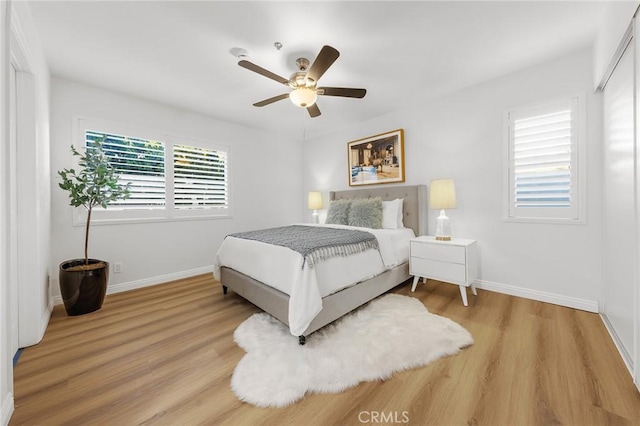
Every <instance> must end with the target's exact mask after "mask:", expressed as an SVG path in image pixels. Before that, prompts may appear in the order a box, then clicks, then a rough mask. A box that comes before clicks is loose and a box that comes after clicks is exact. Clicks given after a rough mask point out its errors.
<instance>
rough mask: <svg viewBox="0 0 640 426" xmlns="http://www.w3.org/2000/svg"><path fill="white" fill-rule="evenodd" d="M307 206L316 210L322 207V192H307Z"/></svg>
mask: <svg viewBox="0 0 640 426" xmlns="http://www.w3.org/2000/svg"><path fill="white" fill-rule="evenodd" d="M308 207H309V210H318V209H321V208H322V192H318V191H311V192H309V199H308Z"/></svg>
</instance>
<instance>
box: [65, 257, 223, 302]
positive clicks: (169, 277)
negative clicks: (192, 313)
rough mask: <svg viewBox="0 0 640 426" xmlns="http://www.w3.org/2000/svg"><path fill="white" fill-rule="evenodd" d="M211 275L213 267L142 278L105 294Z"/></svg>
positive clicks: (118, 285)
mask: <svg viewBox="0 0 640 426" xmlns="http://www.w3.org/2000/svg"><path fill="white" fill-rule="evenodd" d="M209 272H211V273H213V265H211V266H204V267H202V268H195V269H189V270H186V271H179V272H174V273H171V274H166V275H159V276H156V277H150V278H143V279H141V280H136V281H129V282H126V283H119V284H114V285H110V286H108V287H107V294H115V293H122V292H123V291H129V290H135V289H138V288H143V287H149V286H152V285H158V284H164V283H166V282H169V281H174V280H181V279H183V278H189V277H193V276H195V275H201V274H206V273H209ZM53 303H54V304H56V305H61V304H62V296H60V295H56V296H53Z"/></svg>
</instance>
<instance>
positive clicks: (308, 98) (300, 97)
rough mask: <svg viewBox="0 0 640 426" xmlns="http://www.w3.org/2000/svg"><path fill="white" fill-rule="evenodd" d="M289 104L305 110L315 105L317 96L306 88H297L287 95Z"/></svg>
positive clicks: (313, 91)
mask: <svg viewBox="0 0 640 426" xmlns="http://www.w3.org/2000/svg"><path fill="white" fill-rule="evenodd" d="M289 99H291V102H292V103H293V104H294V105H295V106H298V107H300V108H307V107H310V106H311V105H313V104H315V103H316V99H318V94H317V93H316V91H315V90H313V89H310V88H308V87H297V88H295V89H293V90H292V91H291V93H289Z"/></svg>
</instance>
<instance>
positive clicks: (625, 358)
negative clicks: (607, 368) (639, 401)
mask: <svg viewBox="0 0 640 426" xmlns="http://www.w3.org/2000/svg"><path fill="white" fill-rule="evenodd" d="M600 318H602V322H603V323H604V326H605V327H606V329H607V331H608V332H609V335H610V336H611V340H613V343H614V344H615V345H616V348H617V349H618V352H619V353H620V356H621V357H622V360H623V361H624V365H626V366H627V370H629V374H631V377H633V360H632V358H631V355H630V354H629V352H627V350H626V349H625V348H624V345H623V344H622V340H621V339H620V336H618V333H617V332H616V329H615V327H614V326H613V324H611V321H609V317H607V314H605V313H604V312H600Z"/></svg>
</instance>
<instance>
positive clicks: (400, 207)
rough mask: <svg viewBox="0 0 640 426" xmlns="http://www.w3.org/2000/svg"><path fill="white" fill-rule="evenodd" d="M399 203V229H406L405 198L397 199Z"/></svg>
mask: <svg viewBox="0 0 640 426" xmlns="http://www.w3.org/2000/svg"><path fill="white" fill-rule="evenodd" d="M394 201H397V203H398V228H404V220H403V218H404V212H403V211H402V204H403V203H404V198H397V199H396V200H394Z"/></svg>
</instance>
